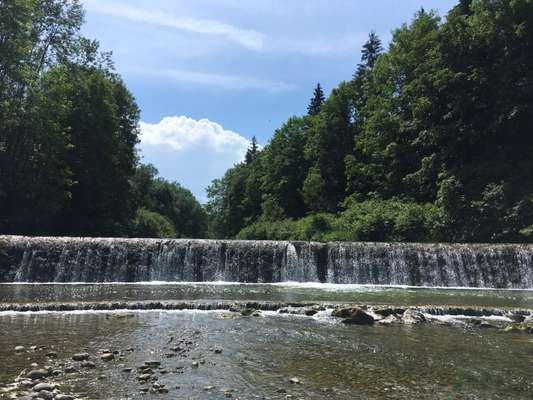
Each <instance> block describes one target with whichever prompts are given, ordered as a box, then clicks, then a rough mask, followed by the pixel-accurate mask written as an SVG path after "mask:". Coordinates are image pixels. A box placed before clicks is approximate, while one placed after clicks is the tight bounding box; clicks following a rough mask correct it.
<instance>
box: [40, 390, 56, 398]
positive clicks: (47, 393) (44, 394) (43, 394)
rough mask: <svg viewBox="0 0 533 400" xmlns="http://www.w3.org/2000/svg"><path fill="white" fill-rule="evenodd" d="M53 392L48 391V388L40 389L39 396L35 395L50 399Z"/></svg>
mask: <svg viewBox="0 0 533 400" xmlns="http://www.w3.org/2000/svg"><path fill="white" fill-rule="evenodd" d="M54 396H55V394H54V393H52V392H50V391H48V390H41V391H40V392H39V396H38V397H37V398H38V399H43V400H52V399H53V398H54Z"/></svg>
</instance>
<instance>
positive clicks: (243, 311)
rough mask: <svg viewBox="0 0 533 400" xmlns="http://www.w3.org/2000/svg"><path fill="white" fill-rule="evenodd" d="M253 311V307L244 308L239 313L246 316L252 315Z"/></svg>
mask: <svg viewBox="0 0 533 400" xmlns="http://www.w3.org/2000/svg"><path fill="white" fill-rule="evenodd" d="M254 312H255V309H253V308H245V309H244V310H242V311H241V314H242V315H244V316H245V317H247V316H250V315H252V314H253V313H254Z"/></svg>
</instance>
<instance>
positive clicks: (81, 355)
mask: <svg viewBox="0 0 533 400" xmlns="http://www.w3.org/2000/svg"><path fill="white" fill-rule="evenodd" d="M72 359H73V360H74V361H86V360H88V359H89V353H77V354H74V355H73V356H72Z"/></svg>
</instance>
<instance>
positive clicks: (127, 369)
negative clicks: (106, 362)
mask: <svg viewBox="0 0 533 400" xmlns="http://www.w3.org/2000/svg"><path fill="white" fill-rule="evenodd" d="M131 371H132V369H131V368H122V372H126V373H129V372H131Z"/></svg>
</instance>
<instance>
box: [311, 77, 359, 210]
mask: <svg viewBox="0 0 533 400" xmlns="http://www.w3.org/2000/svg"><path fill="white" fill-rule="evenodd" d="M352 99H353V93H352V86H351V85H350V84H349V83H347V82H343V83H341V84H340V85H339V87H338V88H336V89H334V90H333V91H332V93H331V95H330V97H329V98H328V99H327V101H326V102H325V103H324V106H323V107H322V111H321V112H320V114H319V115H318V116H317V117H316V119H315V120H314V121H313V124H312V125H311V126H310V129H309V139H308V140H307V143H306V147H305V156H306V159H307V160H308V162H309V163H310V165H312V166H313V170H312V173H313V174H319V175H320V176H321V177H322V179H323V182H324V185H323V186H321V187H317V188H316V190H317V194H316V196H320V197H321V198H322V199H323V201H322V204H323V205H324V206H325V208H324V209H321V210H314V211H330V212H334V211H337V210H338V209H339V205H340V202H341V201H342V199H343V198H344V196H345V195H346V173H345V162H344V159H345V157H346V156H347V155H348V154H350V153H351V152H352V149H353V147H354V125H353V122H354V109H353V102H352ZM310 179H311V178H310ZM304 180H305V178H304ZM318 190H322V191H321V192H318ZM307 197H309V192H308V191H307Z"/></svg>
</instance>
